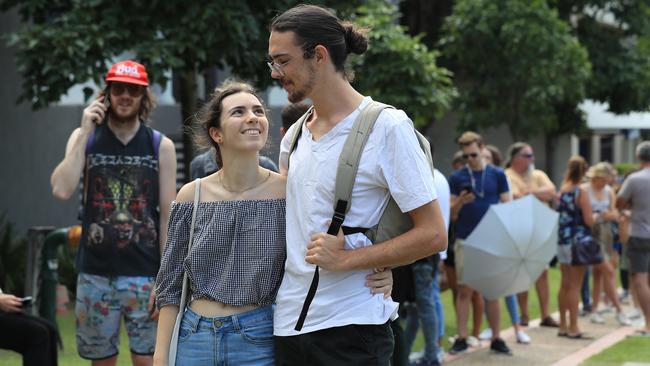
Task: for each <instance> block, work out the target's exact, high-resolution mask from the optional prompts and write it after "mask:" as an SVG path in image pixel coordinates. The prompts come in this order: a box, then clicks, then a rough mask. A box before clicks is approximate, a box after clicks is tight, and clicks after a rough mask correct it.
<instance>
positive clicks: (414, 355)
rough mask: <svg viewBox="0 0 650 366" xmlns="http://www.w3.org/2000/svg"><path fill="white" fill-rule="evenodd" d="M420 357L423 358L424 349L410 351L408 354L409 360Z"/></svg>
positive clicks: (413, 360) (412, 360)
mask: <svg viewBox="0 0 650 366" xmlns="http://www.w3.org/2000/svg"><path fill="white" fill-rule="evenodd" d="M421 358H424V351H419V352H411V354H410V355H409V362H415V361H417V360H419V359H421Z"/></svg>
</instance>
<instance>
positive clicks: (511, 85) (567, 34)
mask: <svg viewBox="0 0 650 366" xmlns="http://www.w3.org/2000/svg"><path fill="white" fill-rule="evenodd" d="M441 44H442V46H443V47H444V51H445V52H446V53H447V54H448V55H449V56H450V57H451V58H452V59H453V61H454V63H455V65H456V67H457V71H456V70H455V71H456V72H457V80H456V82H457V85H459V88H460V101H459V106H458V107H459V108H458V109H459V111H460V114H461V116H462V122H463V127H465V128H476V127H489V126H498V125H500V124H506V125H507V126H508V128H509V129H510V132H511V134H512V135H513V137H514V138H525V137H528V136H531V135H534V134H538V133H546V132H549V131H554V130H556V129H558V128H559V126H560V121H562V119H561V118H557V117H556V112H557V111H558V110H564V111H568V112H570V113H569V115H570V116H571V118H565V120H563V123H567V122H569V123H572V124H573V125H580V124H581V123H582V121H581V113H580V112H579V111H577V110H576V108H575V106H576V105H577V104H578V103H579V102H580V101H581V100H582V99H583V98H584V96H585V83H586V81H587V80H588V78H589V75H590V64H589V61H588V56H587V52H586V50H585V49H584V48H583V47H582V46H581V45H580V44H579V42H578V40H577V39H576V38H574V37H573V36H572V34H571V29H570V27H569V25H568V24H567V23H566V22H564V21H562V20H561V19H560V18H559V17H558V15H557V12H556V11H554V10H553V9H551V8H549V7H548V5H547V4H546V2H545V1H543V0H495V1H488V0H459V1H457V2H456V4H455V6H454V12H453V14H452V15H451V16H449V17H448V18H447V20H446V24H445V37H444V38H443V40H442V42H441Z"/></svg>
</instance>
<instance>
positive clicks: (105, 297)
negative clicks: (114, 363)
mask: <svg viewBox="0 0 650 366" xmlns="http://www.w3.org/2000/svg"><path fill="white" fill-rule="evenodd" d="M154 280H155V278H154V277H130V276H117V277H106V276H97V275H91V274H87V273H80V274H79V277H78V278H77V301H76V303H75V314H76V316H77V350H78V351H79V356H81V357H82V358H85V359H89V360H100V359H104V358H108V357H112V356H115V355H117V353H118V350H119V344H120V321H121V319H122V317H123V318H124V324H125V325H126V331H127V333H128V335H129V348H130V349H131V353H133V354H137V355H153V351H154V347H155V344H156V322H155V321H153V320H151V316H150V314H149V310H148V308H147V307H148V305H149V295H150V294H151V290H152V289H153V282H154Z"/></svg>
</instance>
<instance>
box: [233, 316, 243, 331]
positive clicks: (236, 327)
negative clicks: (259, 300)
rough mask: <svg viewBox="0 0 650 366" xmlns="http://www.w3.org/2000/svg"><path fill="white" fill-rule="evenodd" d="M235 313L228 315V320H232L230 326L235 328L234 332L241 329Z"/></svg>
mask: <svg viewBox="0 0 650 366" xmlns="http://www.w3.org/2000/svg"><path fill="white" fill-rule="evenodd" d="M237 315H239V314H237ZM237 315H232V316H230V321H232V326H233V328H234V329H235V332H239V331H240V330H241V326H240V324H239V317H238V316H237Z"/></svg>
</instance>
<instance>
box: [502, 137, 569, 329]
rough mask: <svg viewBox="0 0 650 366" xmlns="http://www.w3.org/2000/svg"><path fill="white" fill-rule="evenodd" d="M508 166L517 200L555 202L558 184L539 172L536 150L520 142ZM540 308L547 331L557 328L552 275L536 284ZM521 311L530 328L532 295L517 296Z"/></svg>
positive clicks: (510, 152) (511, 152) (544, 274)
mask: <svg viewBox="0 0 650 366" xmlns="http://www.w3.org/2000/svg"><path fill="white" fill-rule="evenodd" d="M508 157H509V160H508V163H506V168H507V169H506V175H507V176H508V179H509V181H510V183H511V185H512V186H511V188H512V196H513V197H514V199H517V198H521V197H523V196H525V195H527V194H532V195H534V196H535V197H537V199H539V200H540V201H542V202H544V203H546V204H548V205H551V203H552V202H553V200H554V199H555V184H553V182H552V181H551V179H550V178H549V177H548V175H546V173H544V172H543V171H541V170H539V169H535V155H534V153H533V148H532V147H531V146H530V145H529V144H527V143H525V142H516V143H514V144H512V146H510V149H509V150H508ZM535 289H536V290H537V297H538V298H539V308H540V311H541V313H542V314H541V316H542V321H541V323H540V325H541V326H543V327H553V328H557V327H558V326H559V324H558V322H557V321H556V320H555V319H553V317H552V316H551V313H550V310H549V287H548V271H546V270H545V271H544V272H542V274H541V275H540V276H539V278H538V279H537V282H535ZM517 300H518V301H519V308H520V310H521V325H523V326H528V320H529V318H528V291H525V292H521V293H519V294H517Z"/></svg>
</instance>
